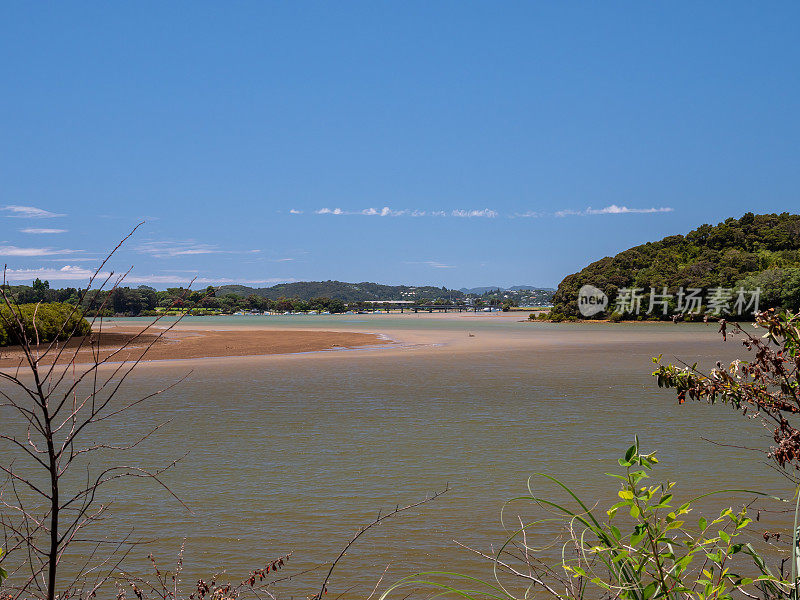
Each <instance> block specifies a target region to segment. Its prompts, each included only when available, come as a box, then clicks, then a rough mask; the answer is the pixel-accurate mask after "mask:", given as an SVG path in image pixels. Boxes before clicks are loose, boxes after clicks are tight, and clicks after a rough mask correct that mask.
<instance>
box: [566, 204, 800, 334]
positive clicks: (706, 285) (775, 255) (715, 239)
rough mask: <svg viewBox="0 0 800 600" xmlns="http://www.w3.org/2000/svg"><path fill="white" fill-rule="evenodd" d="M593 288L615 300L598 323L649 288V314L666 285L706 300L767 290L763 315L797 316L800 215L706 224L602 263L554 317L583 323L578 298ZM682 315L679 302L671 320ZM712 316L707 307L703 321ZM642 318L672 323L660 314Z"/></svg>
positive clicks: (577, 280) (583, 275)
mask: <svg viewBox="0 0 800 600" xmlns="http://www.w3.org/2000/svg"><path fill="white" fill-rule="evenodd" d="M586 284H588V285H593V286H595V287H597V288H599V289H600V290H602V291H603V292H604V293H605V294H606V295H607V296H608V298H609V305H608V310H607V311H605V312H603V313H600V314H598V315H597V318H608V317H609V315H611V316H612V318H620V317H621V315H619V314H613V311H614V308H615V304H616V300H617V296H618V292H619V290H622V289H624V288H628V289H630V288H642V289H644V294H645V300H644V301H643V302H642V309H643V310H642V312H643V313H644V310H645V309H646V308H647V306H646V305H647V298H646V297H647V295H648V294H649V290H650V288H651V287H652V288H656V289H657V290H659V291H661V290H662V289H663V287H664V286H666V287H667V288H668V290H669V292H670V293H672V294H676V293H677V291H678V290H679V289H680V288H683V289H684V290H685V289H688V288H700V289H702V290H703V297H704V298H707V296H708V294H709V290H713V289H715V288H726V289H731V290H734V292H735V290H737V289H739V288H740V287H743V288H744V289H746V290H753V289H756V288H761V294H760V303H759V304H760V308H761V309H764V308H772V307H776V308H777V307H780V308H786V309H790V310H797V309H798V308H800V215H793V214H789V213H782V214H779V215H778V214H766V215H754V214H753V213H747V214H745V215H744V216H743V217H742V218H740V219H734V218H729V219H726V220H725V221H723V222H722V223H719V224H718V225H713V226H712V225H701V226H700V227H698V228H697V229H695V230H694V231H692V232H690V233H688V234H687V235H685V236H684V235H672V236H669V237H666V238H664V239H662V240H660V241H657V242H648V243H646V244H642V245H641V246H635V247H634V248H630V249H628V250H625V251H624V252H620V253H619V254H617V255H616V256H610V257H606V258H603V259H600V260H598V261H596V262H593V263H592V264H590V265H589V266H587V267H585V268H584V269H582V270H581V271H579V272H578V273H574V274H572V275H568V276H567V277H565V278H564V280H563V281H562V282H561V283H560V284H559V286H558V290H557V291H556V293H555V296H554V297H553V305H554V308H553V311H552V312H551V318H553V319H554V320H562V319H575V318H579V317H580V313H579V311H578V303H577V300H578V291H579V290H580V288H581V287H582V286H583V285H586ZM676 308H677V307H676V301H675V300H672V301H671V304H670V309H671V310H670V311H669V314H670V315H673V314H676ZM707 310H708V306H707V305H704V306H703V310H702V311H701V313H700V315H699V316H702V313H703V312H705V311H707ZM678 312H679V311H678ZM656 313H658V314H656ZM631 317H632V316H631V315H630V314H627V315H625V318H631ZM633 318H637V317H635V316H633ZM638 318H666V317H665V316H664V315H662V314H660V311H656V312H654V314H652V315H646V314H645V315H639V317H638ZM669 318H671V317H669ZM685 318H687V319H689V318H698V315H693V316H691V317H690V316H689V315H686V317H685Z"/></svg>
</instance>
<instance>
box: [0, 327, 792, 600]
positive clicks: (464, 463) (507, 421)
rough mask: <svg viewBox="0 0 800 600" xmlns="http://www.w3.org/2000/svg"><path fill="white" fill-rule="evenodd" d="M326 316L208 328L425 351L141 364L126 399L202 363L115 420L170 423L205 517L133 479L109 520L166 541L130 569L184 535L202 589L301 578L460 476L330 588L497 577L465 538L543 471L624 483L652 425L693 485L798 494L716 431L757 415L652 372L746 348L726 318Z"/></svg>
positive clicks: (671, 474)
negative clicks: (660, 365) (360, 534)
mask: <svg viewBox="0 0 800 600" xmlns="http://www.w3.org/2000/svg"><path fill="white" fill-rule="evenodd" d="M315 319H316V320H314V319H312V318H308V319H296V318H292V319H289V318H285V319H276V318H274V317H273V318H270V319H269V320H266V319H264V320H258V319H254V320H250V319H239V320H235V319H227V320H225V319H216V320H214V319H205V320H200V319H197V320H194V321H193V322H194V323H200V322H202V323H203V324H204V325H205V326H209V324H211V325H213V326H215V327H220V328H229V329H233V328H236V327H241V326H262V327H263V326H269V327H306V328H308V327H319V328H323V329H327V328H336V329H346V330H357V331H380V332H384V333H386V334H388V335H389V336H391V337H394V338H396V339H399V340H402V341H405V342H407V343H408V344H409V345H412V346H413V347H409V346H405V347H402V348H398V349H393V350H388V351H385V350H362V351H342V352H333V353H331V352H329V353H324V354H322V353H319V354H308V355H296V356H273V357H260V358H252V359H250V358H246V359H208V360H204V361H193V362H181V361H176V362H173V363H159V364H152V365H144V366H143V367H142V368H140V369H139V370H138V372H137V373H135V374H134V375H133V376H132V377H131V379H130V380H129V382H128V384H127V387H126V388H125V391H124V395H125V398H134V397H135V396H137V395H142V394H143V393H146V392H148V391H152V390H154V389H156V388H159V387H163V386H165V385H167V384H168V383H169V382H171V381H173V380H174V379H175V378H176V377H177V376H179V375H181V374H183V373H185V372H186V371H188V370H189V369H193V372H192V374H191V376H190V377H189V379H188V380H187V381H186V382H184V383H183V384H181V385H180V386H178V387H177V388H175V389H174V390H172V391H170V392H168V393H166V394H164V395H162V396H160V397H159V398H158V399H157V400H156V401H154V402H151V403H149V404H147V405H146V406H140V407H137V408H135V409H133V410H132V411H130V412H129V413H127V415H126V417H125V419H124V421H121V422H118V423H116V424H115V425H114V426H113V427H110V429H109V431H107V432H106V433H107V434H109V435H111V436H112V437H114V438H116V439H122V438H124V437H126V436H129V435H131V434H132V433H134V432H137V431H144V430H145V429H146V428H147V427H148V426H152V425H155V424H157V423H160V422H163V421H167V420H170V423H169V424H168V425H166V426H165V427H164V428H162V429H161V430H159V432H158V433H157V434H156V435H154V436H153V437H151V438H150V439H148V440H147V441H146V442H145V443H144V444H142V445H141V446H140V447H139V448H137V449H136V452H135V454H134V456H135V459H136V462H137V463H140V464H142V465H148V466H158V465H163V464H166V463H168V462H169V461H171V460H173V459H174V458H176V457H178V456H180V455H183V454H184V453H185V452H188V455H187V456H186V458H185V459H183V460H182V461H181V462H180V463H178V465H177V466H176V467H175V468H174V469H172V470H171V471H170V472H169V473H168V474H167V475H166V476H165V481H166V482H167V483H168V484H169V485H170V487H171V488H172V489H173V490H174V491H175V493H176V494H177V495H178V496H179V497H180V498H181V499H182V500H183V501H184V502H185V503H186V504H187V505H188V506H189V507H190V508H191V510H192V511H193V512H189V511H187V510H186V509H185V508H184V507H183V506H181V505H180V504H179V503H178V502H177V501H175V500H174V499H172V498H170V497H169V496H168V495H167V494H165V493H164V492H162V491H161V490H159V489H158V488H157V487H155V486H153V485H149V484H146V483H145V484H143V483H142V482H141V481H136V480H134V481H129V482H127V483H125V484H123V485H121V486H119V487H118V488H117V489H116V490H115V491H114V495H115V504H114V507H113V516H114V518H113V520H109V521H107V522H106V523H105V524H104V526H103V527H104V528H103V534H105V535H108V536H113V535H118V534H119V532H122V531H127V530H129V529H131V528H132V529H133V530H135V537H137V538H138V539H142V540H153V542H152V543H150V544H148V545H147V546H146V547H139V548H136V549H135V550H134V551H133V552H132V553H131V555H130V556H129V557H128V559H127V561H126V565H127V566H128V568H130V569H131V570H135V571H146V570H147V568H148V567H149V563H148V561H147V560H146V555H147V553H148V552H149V551H153V552H154V553H155V554H156V556H157V557H158V558H159V560H160V562H161V563H162V564H163V565H164V566H168V565H169V564H170V563H171V562H173V561H174V559H175V556H176V554H177V551H178V548H179V547H180V545H181V543H182V541H183V540H184V538H185V539H186V556H185V565H186V566H185V575H184V577H183V579H184V580H185V581H187V582H189V583H191V582H192V581H194V580H196V579H197V578H198V577H199V576H207V575H208V574H210V573H213V572H216V571H219V570H221V569H227V570H228V572H229V573H230V574H231V578H232V579H236V578H237V577H244V576H246V575H247V573H248V572H249V571H250V570H251V569H253V568H256V567H259V566H262V565H263V562H265V561H266V560H267V559H271V558H273V557H276V556H279V555H282V554H285V553H287V552H290V551H293V552H294V556H293V558H292V560H291V561H290V565H291V569H290V570H289V571H287V573H288V572H292V571H294V572H297V571H302V570H303V569H305V568H309V567H311V566H313V565H316V564H319V563H323V562H325V561H327V560H330V559H332V558H334V557H335V556H336V555H337V554H338V552H339V550H340V549H341V548H342V546H343V544H344V543H345V542H346V541H347V540H348V539H349V538H350V536H351V535H352V534H353V532H355V531H356V530H357V529H358V527H359V526H360V525H362V524H365V523H367V522H369V521H370V520H371V519H372V518H373V517H374V516H375V515H376V514H377V512H378V510H379V509H382V510H384V511H386V510H387V509H391V508H393V507H394V506H395V505H396V504H398V503H400V504H404V503H410V502H413V501H416V500H418V499H421V498H424V497H425V496H426V494H430V493H431V492H434V491H437V490H441V489H442V488H444V487H445V485H447V484H449V485H450V487H451V490H450V491H449V492H448V493H447V494H446V495H445V496H443V497H442V498H440V499H437V500H436V501H435V502H433V503H430V504H428V505H426V506H425V507H423V508H421V509H419V510H415V511H413V512H410V513H405V514H402V515H398V516H397V517H395V518H394V519H393V520H391V521H389V522H386V523H385V524H383V525H381V526H380V527H378V528H376V529H374V530H373V531H371V532H369V533H368V534H367V535H366V536H365V537H364V538H362V539H361V540H360V541H359V542H358V544H357V545H356V546H355V547H354V548H353V549H352V550H351V551H350V552H349V554H348V556H347V557H346V558H345V559H344V560H343V562H342V563H341V565H340V567H339V568H338V569H337V571H336V573H335V575H334V578H333V580H332V583H331V585H330V588H331V593H332V594H333V596H332V597H335V596H336V595H338V594H339V593H340V592H342V591H345V590H346V589H349V588H350V586H351V585H357V586H358V587H357V588H356V589H354V590H352V591H351V592H349V594H348V595H352V596H361V597H366V596H367V595H368V594H369V592H370V590H371V588H372V586H373V585H374V584H375V582H376V581H377V579H378V577H379V576H380V574H381V572H382V571H383V569H384V568H385V567H386V565H387V564H390V563H391V564H392V567H391V569H390V573H389V575H387V580H392V579H394V578H397V577H399V576H402V575H405V574H409V573H412V572H414V571H415V570H418V569H426V570H427V569H441V568H446V569H447V570H456V571H462V572H470V573H480V572H484V573H488V571H487V570H486V567H485V563H484V562H483V561H482V559H480V558H477V557H474V556H473V555H470V554H469V553H468V552H466V551H464V550H462V549H459V548H458V547H457V546H456V545H455V544H454V542H453V540H454V539H457V540H459V541H461V542H464V543H467V544H472V545H475V546H477V547H480V548H481V549H483V550H487V549H488V548H489V545H490V544H491V543H495V544H497V543H498V542H500V541H502V535H501V534H500V528H499V520H498V517H499V511H500V508H501V507H502V504H503V502H504V500H506V499H507V498H509V497H511V496H515V495H518V494H521V493H524V492H525V484H526V480H527V478H528V476H529V475H531V474H532V473H534V472H544V473H548V474H552V475H556V476H558V477H560V478H562V479H563V480H564V481H566V482H568V483H569V484H571V485H572V486H573V487H574V488H575V489H576V490H578V491H579V492H581V493H582V494H584V495H585V496H586V497H587V498H588V499H590V500H595V499H597V498H601V497H607V496H609V495H613V493H614V489H615V484H614V483H613V482H612V481H611V480H610V479H609V478H608V477H606V476H604V475H603V473H604V472H607V471H612V470H614V469H615V465H616V459H617V457H618V456H619V455H620V453H621V452H623V451H624V449H625V448H626V447H627V446H628V445H630V443H631V442H632V439H633V436H634V434H638V435H639V437H640V439H641V441H642V445H643V446H644V447H645V448H648V449H655V450H657V451H658V455H659V456H660V458H661V461H662V462H661V465H660V467H659V472H660V474H661V476H662V477H663V478H671V479H676V480H678V481H679V482H680V487H679V488H678V490H679V493H684V494H686V495H687V496H690V495H692V493H693V492H698V491H705V490H708V489H715V488H723V487H742V486H746V487H749V488H758V489H763V490H765V491H773V492H780V493H782V494H784V495H787V494H788V495H790V493H791V492H789V491H788V489H789V486H788V484H787V483H786V482H785V480H783V479H782V478H780V477H778V476H777V475H775V474H774V473H772V471H770V470H769V469H767V468H765V467H764V466H763V465H762V462H763V456H761V455H758V454H756V453H752V452H748V451H745V450H740V449H736V448H729V447H721V446H717V445H713V444H710V443H708V442H706V441H703V439H702V438H703V437H705V438H710V439H715V440H728V441H730V440H731V439H733V440H734V441H735V442H736V443H737V444H747V443H750V444H751V445H760V446H764V445H766V444H767V440H765V439H763V436H764V430H763V429H762V428H761V427H760V425H759V424H758V423H756V422H752V421H746V420H744V419H742V417H741V416H740V415H738V414H736V413H733V412H731V411H730V410H728V409H726V408H724V407H707V406H705V405H698V404H689V405H685V406H682V407H679V406H678V405H677V404H676V402H675V398H674V395H673V393H671V392H670V391H667V390H660V389H658V388H657V387H656V386H655V382H654V380H653V379H652V377H651V376H650V372H651V371H652V369H653V365H652V363H651V362H650V359H651V357H652V356H654V355H657V354H661V353H663V354H664V355H665V357H667V358H671V357H673V356H677V357H680V358H682V359H684V360H686V361H687V362H690V363H691V362H695V361H701V362H704V363H706V364H709V363H713V360H715V359H717V358H721V359H724V360H729V359H731V358H733V357H735V356H743V353H744V351H743V350H742V349H741V346H740V345H739V344H738V343H735V342H728V343H726V344H723V343H722V342H721V341H720V340H719V338H718V336H717V334H716V331H715V329H712V328H711V327H705V326H702V325H687V326H672V325H668V326H665V325H620V326H612V325H549V324H529V323H518V322H516V321H515V320H514V319H508V318H498V319H494V320H492V319H490V318H486V319H476V318H471V319H466V318H462V319H455V318H448V319H437V318H435V317H427V316H426V317H421V318H418V317H414V318H410V317H386V316H384V317H372V318H368V319H365V318H364V317H360V316H359V317H350V318H347V317H341V318H335V317H329V318H324V317H317V318H315ZM468 332H470V333H472V334H473V335H474V337H468ZM437 340H438V342H439V344H438V345H437ZM4 423H6V424H4V425H3V427H4V429H5V428H7V427H8V428H11V427H13V425H12V423H11V422H9V421H7V420H6V421H4ZM732 432H734V433H733V434H732ZM547 489H550V488H547ZM725 502H726V503H727V504H730V503H731V502H733V500H731V499H728V500H726V501H725ZM789 528H790V527H789V526H787V529H789ZM322 577H323V574H322V573H321V572H315V573H312V574H309V575H305V576H301V577H299V578H298V579H297V580H295V581H292V582H288V583H286V584H284V585H283V587H281V588H279V590H280V591H283V592H284V593H285V594H286V595H289V596H295V597H305V596H306V595H310V594H312V593H314V592H315V591H316V587H317V586H318V585H319V582H320V581H321V579H322Z"/></svg>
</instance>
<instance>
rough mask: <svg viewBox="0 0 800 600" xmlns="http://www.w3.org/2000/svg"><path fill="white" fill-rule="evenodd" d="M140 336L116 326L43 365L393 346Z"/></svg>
mask: <svg viewBox="0 0 800 600" xmlns="http://www.w3.org/2000/svg"><path fill="white" fill-rule="evenodd" d="M140 332H141V327H130V326H128V327H113V328H109V329H106V330H104V331H103V332H102V333H93V334H92V335H91V336H87V338H75V339H72V340H70V342H69V343H68V344H67V345H66V347H64V346H63V345H60V346H59V347H58V348H53V349H51V350H50V351H49V352H48V353H47V354H46V355H45V356H44V358H43V359H42V360H41V363H42V364H52V363H53V360H54V359H55V357H56V355H57V354H58V352H59V349H61V348H64V351H63V352H62V353H61V356H60V357H59V359H58V360H59V363H61V364H68V363H70V362H72V360H73V357H75V362H76V363H78V364H83V363H90V362H93V360H94V359H93V348H94V351H95V352H96V351H98V350H99V357H100V359H101V360H102V359H106V358H108V359H109V360H111V361H114V362H117V361H129V360H136V359H139V358H142V357H143V359H144V360H146V361H154V360H159V361H160V360H174V359H194V358H212V357H241V356H262V355H271V354H297V353H304V352H320V351H326V350H340V349H347V348H359V347H362V346H377V345H386V344H390V343H391V342H389V341H387V340H386V339H385V338H383V337H381V336H378V335H375V334H372V333H357V332H345V331H286V330H266V329H238V330H228V331H215V330H212V329H201V328H197V329H194V328H192V329H189V328H186V327H181V328H175V329H173V330H170V331H166V332H164V331H159V330H153V329H151V330H150V331H148V332H146V333H140ZM137 334H139V335H138V337H137ZM159 336H161V337H159ZM47 347H48V345H47V344H42V345H41V346H39V348H38V349H39V352H41V353H44V352H45V351H46V350H47ZM76 350H77V353H76ZM21 360H24V355H23V352H22V350H21V348H20V347H19V346H9V347H6V348H0V368H9V367H12V368H13V367H15V366H17V365H18V364H19V363H20V361H21Z"/></svg>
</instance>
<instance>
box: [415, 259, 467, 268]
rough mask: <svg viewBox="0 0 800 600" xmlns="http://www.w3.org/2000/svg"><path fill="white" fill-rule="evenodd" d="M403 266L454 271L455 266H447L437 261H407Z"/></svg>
mask: <svg viewBox="0 0 800 600" xmlns="http://www.w3.org/2000/svg"><path fill="white" fill-rule="evenodd" d="M404 264H407V265H427V266H429V267H431V268H434V269H455V268H456V267H455V265H447V264H445V263H443V262H439V261H438V260H407V261H404Z"/></svg>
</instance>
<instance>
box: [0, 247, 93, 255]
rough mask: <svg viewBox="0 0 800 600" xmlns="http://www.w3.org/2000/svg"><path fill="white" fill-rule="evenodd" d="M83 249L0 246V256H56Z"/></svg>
mask: <svg viewBox="0 0 800 600" xmlns="http://www.w3.org/2000/svg"><path fill="white" fill-rule="evenodd" d="M76 252H81V250H67V249H66V248H21V247H19V246H0V256H56V255H60V254H75V253H76Z"/></svg>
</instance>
